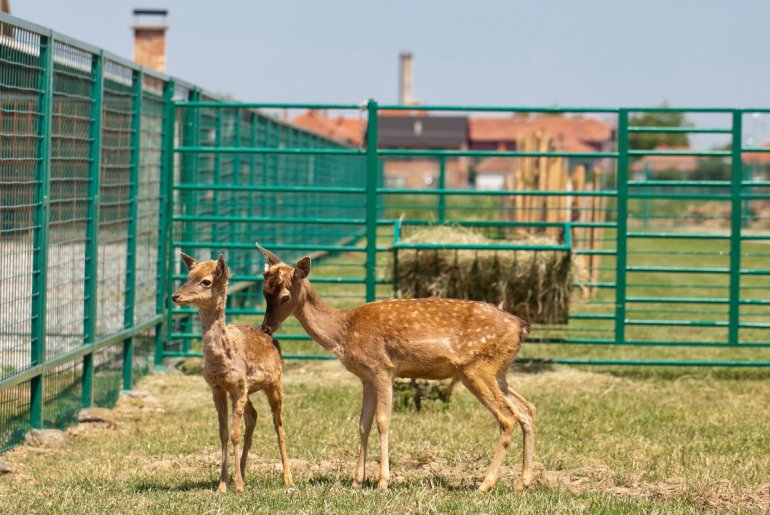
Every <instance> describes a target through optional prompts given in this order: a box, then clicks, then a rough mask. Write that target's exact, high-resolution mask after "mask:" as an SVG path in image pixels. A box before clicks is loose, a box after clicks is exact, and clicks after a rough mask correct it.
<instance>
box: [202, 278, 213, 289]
mask: <svg viewBox="0 0 770 515" xmlns="http://www.w3.org/2000/svg"><path fill="white" fill-rule="evenodd" d="M201 284H202V285H203V286H206V287H208V286H211V281H209V280H208V279H204V280H202V281H201Z"/></svg>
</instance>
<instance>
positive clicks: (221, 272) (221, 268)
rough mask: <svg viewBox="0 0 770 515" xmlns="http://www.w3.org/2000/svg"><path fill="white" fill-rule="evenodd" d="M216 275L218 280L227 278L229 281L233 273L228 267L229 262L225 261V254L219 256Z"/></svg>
mask: <svg viewBox="0 0 770 515" xmlns="http://www.w3.org/2000/svg"><path fill="white" fill-rule="evenodd" d="M214 276H215V277H216V278H217V280H219V281H221V280H223V279H224V280H225V281H227V280H228V279H230V278H231V277H232V276H233V274H232V273H231V272H230V270H229V269H228V268H227V263H225V256H223V255H222V254H220V255H219V257H218V258H217V270H216V272H215V274H214Z"/></svg>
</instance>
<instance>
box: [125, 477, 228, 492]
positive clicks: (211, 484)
mask: <svg viewBox="0 0 770 515" xmlns="http://www.w3.org/2000/svg"><path fill="white" fill-rule="evenodd" d="M218 484H219V483H218V481H216V480H206V479H196V480H189V481H182V482H180V483H176V484H172V485H169V484H167V483H164V482H161V481H157V482H155V481H152V480H144V481H140V482H139V483H138V484H137V485H136V486H135V487H134V490H135V491H137V492H192V491H196V490H200V491H204V492H205V491H207V490H208V491H211V492H216V491H217V485H218Z"/></svg>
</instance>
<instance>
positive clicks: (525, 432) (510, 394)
mask: <svg viewBox="0 0 770 515" xmlns="http://www.w3.org/2000/svg"><path fill="white" fill-rule="evenodd" d="M497 382H498V386H499V388H500V391H502V392H503V394H504V395H505V398H506V400H507V401H508V403H509V405H510V408H511V410H513V412H514V414H515V415H516V419H517V420H518V421H519V425H520V426H521V434H522V438H523V440H524V444H523V447H524V448H523V450H522V459H521V477H520V478H519V480H518V481H517V482H516V486H515V490H516V492H521V491H523V490H525V489H527V488H529V486H530V485H531V484H532V477H533V474H532V457H533V455H534V452H535V419H536V418H537V410H536V409H535V406H534V405H533V404H531V403H530V402H529V401H527V400H526V399H525V398H524V397H522V396H521V395H519V394H518V393H517V392H515V391H513V390H511V389H510V388H509V387H508V382H507V381H506V379H505V371H503V372H502V373H501V374H500V375H499V376H498V378H497Z"/></svg>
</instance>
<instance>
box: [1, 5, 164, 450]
mask: <svg viewBox="0 0 770 515" xmlns="http://www.w3.org/2000/svg"><path fill="white" fill-rule="evenodd" d="M169 82H170V79H168V78H166V77H163V76H161V75H158V74H154V73H151V72H146V71H143V70H141V69H140V68H139V67H137V66H136V65H134V64H132V63H130V62H127V61H125V60H123V59H121V58H118V57H116V56H111V55H109V54H107V53H106V52H104V51H102V50H100V49H98V48H94V47H91V46H89V45H87V44H84V43H81V42H78V41H76V40H73V39H71V38H68V37H66V36H63V35H60V34H57V33H55V32H53V31H50V30H48V29H45V28H42V27H38V26H36V25H33V24H30V23H27V22H24V21H23V20H19V19H16V18H13V17H10V16H7V15H5V14H0V256H2V258H0V259H1V260H2V264H3V265H4V266H3V270H4V271H3V273H2V274H0V303H2V308H1V309H0V356H1V358H0V359H1V362H0V365H2V372H1V373H0V448H5V447H8V446H11V445H15V444H17V443H18V442H20V441H21V440H22V438H23V435H24V432H25V431H26V430H27V429H28V428H29V427H30V426H31V427H64V426H65V425H67V424H68V423H70V422H72V421H73V420H74V419H75V418H76V414H77V411H78V410H79V409H81V408H82V407H86V406H90V405H93V404H98V405H106V404H110V403H112V402H114V400H115V399H116V398H117V394H118V392H119V390H120V388H121V387H130V384H131V380H132V378H133V376H134V375H141V374H146V373H147V372H149V371H150V370H151V366H152V363H153V361H154V360H153V356H154V349H155V347H156V344H155V331H156V329H157V330H158V331H159V328H160V324H161V322H162V319H163V317H162V315H161V313H162V304H161V303H159V301H158V292H159V291H160V290H159V289H158V284H159V282H158V277H159V276H161V277H162V275H163V270H162V269H161V268H160V267H159V266H158V264H159V263H161V264H162V263H165V261H166V258H165V246H163V245H160V244H159V242H160V239H159V237H160V234H161V233H160V231H159V229H158V227H159V225H160V219H161V211H162V210H161V207H162V204H161V199H162V190H161V182H162V180H161V179H162V176H161V169H162V163H163V156H162V143H161V140H162V137H163V123H164V116H165V112H166V105H168V104H169V103H170V100H171V99H170V97H168V98H167V96H166V94H165V93H166V90H167V84H168V83H169ZM136 290H140V291H138V292H137V291H136ZM159 306H160V307H161V309H159Z"/></svg>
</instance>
